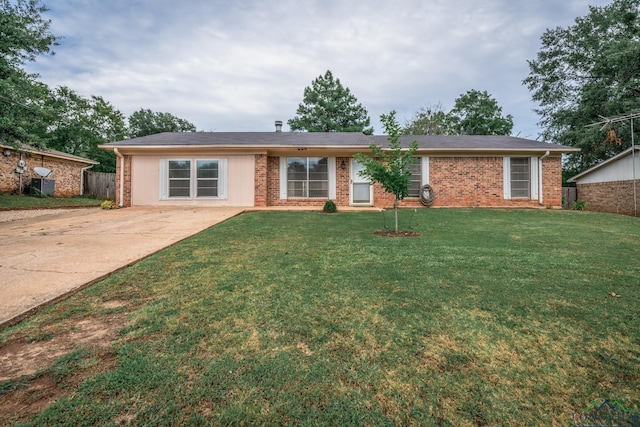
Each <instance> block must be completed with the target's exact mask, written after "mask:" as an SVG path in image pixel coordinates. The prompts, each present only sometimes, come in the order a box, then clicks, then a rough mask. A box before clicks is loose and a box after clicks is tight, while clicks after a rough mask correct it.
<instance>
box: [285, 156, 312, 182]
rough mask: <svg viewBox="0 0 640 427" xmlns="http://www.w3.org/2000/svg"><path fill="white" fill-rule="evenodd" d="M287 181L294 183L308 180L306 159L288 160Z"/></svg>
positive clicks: (292, 158)
mask: <svg viewBox="0 0 640 427" xmlns="http://www.w3.org/2000/svg"><path fill="white" fill-rule="evenodd" d="M287 179H288V180H294V181H298V180H306V179H307V159H306V158H302V157H290V158H288V159H287Z"/></svg>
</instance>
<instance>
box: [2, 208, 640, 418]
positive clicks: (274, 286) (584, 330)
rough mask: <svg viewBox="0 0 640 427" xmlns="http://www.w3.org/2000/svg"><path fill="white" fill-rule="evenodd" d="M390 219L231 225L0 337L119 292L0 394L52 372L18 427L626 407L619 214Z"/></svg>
mask: <svg viewBox="0 0 640 427" xmlns="http://www.w3.org/2000/svg"><path fill="white" fill-rule="evenodd" d="M386 215H387V222H388V223H390V220H391V217H390V213H389V212H387V213H386ZM412 215H413V218H412V219H411V218H410V217H411V216H412ZM410 219H411V220H412V223H413V227H414V228H415V229H416V230H417V231H419V232H420V233H422V235H421V237H403V238H392V237H380V236H375V235H373V234H372V231H374V230H377V229H380V228H381V227H382V225H383V217H382V213H378V212H359V213H339V214H333V215H329V214H321V213H312V212H260V213H251V214H244V215H241V216H239V217H236V218H233V219H232V220H229V221H227V222H225V223H223V224H220V225H218V226H216V227H213V228H211V229H209V230H206V231H205V232H203V233H200V234H199V235H197V236H195V237H193V238H190V239H188V240H185V241H183V242H182V243H180V244H178V245H176V246H174V247H172V248H169V249H167V250H165V251H162V252H160V253H158V254H156V255H154V256H152V257H150V258H147V259H145V260H144V261H142V262H140V263H138V264H136V265H134V266H132V267H130V268H128V269H126V270H123V271H121V272H119V273H117V274H115V275H113V276H111V277H110V278H109V279H107V280H105V281H103V282H101V283H99V284H96V285H94V286H92V287H90V288H88V289H85V290H84V291H82V292H80V293H79V294H77V295H76V296H74V297H72V298H70V299H68V300H66V301H63V302H61V303H59V304H58V305H56V306H52V307H50V308H48V309H46V310H44V311H43V312H41V313H39V314H37V315H35V316H33V317H31V318H30V319H28V320H27V321H25V322H23V323H22V324H19V325H16V326H14V327H12V328H9V329H7V330H5V331H2V332H0V343H6V342H8V341H9V340H11V339H15V337H16V336H18V337H21V339H23V338H24V339H25V340H27V339H29V337H31V339H35V338H34V337H36V338H37V337H41V339H46V340H55V337H56V335H58V334H63V333H65V332H68V331H69V330H73V328H74V326H73V325H74V324H78V323H79V322H80V321H83V320H86V319H92V320H94V321H95V320H96V319H97V320H100V319H103V318H104V319H107V317H108V316H112V315H113V313H114V310H113V309H106V308H104V307H105V305H104V303H105V302H108V301H125V302H126V306H124V307H120V309H119V310H120V315H126V324H125V325H124V327H123V328H122V329H121V330H120V331H119V334H118V337H117V339H116V340H115V341H114V343H113V344H112V346H111V347H108V348H106V349H105V348H104V347H101V348H97V347H86V348H85V347H81V346H80V348H77V349H76V351H75V352H74V353H72V354H70V355H67V356H63V357H62V358H61V359H59V360H58V362H57V363H56V364H55V366H53V367H51V368H49V369H48V370H46V369H45V370H43V371H42V372H40V373H39V374H38V375H36V376H34V377H30V378H23V379H22V380H14V381H11V382H7V383H4V384H0V399H2V396H3V395H5V396H9V395H11V393H15V392H16V390H20V389H24V388H26V387H28V385H29V384H30V382H32V381H35V378H36V377H37V376H43V375H56V374H57V377H56V378H57V380H56V381H57V383H58V386H59V387H60V388H61V389H62V390H64V392H65V394H66V397H63V398H61V399H59V400H58V401H57V402H56V403H54V404H52V405H51V406H49V407H48V408H47V409H45V410H44V411H42V412H41V413H39V414H37V415H36V416H34V417H33V418H32V419H31V420H30V421H29V422H28V423H27V425H34V426H36V425H37V426H40V425H62V424H67V425H93V424H96V425H113V424H116V425H117V424H120V425H124V424H127V423H130V424H132V425H207V424H215V425H229V424H234V425H235V424H241V425H243V424H244V425H258V424H259V425H270V424H276V425H281V424H292V425H344V424H356V425H371V426H378V425H406V424H413V425H438V426H446V425H451V426H474V425H490V426H493V425H514V426H524V425H545V426H546V425H571V423H572V414H573V413H574V412H577V411H580V410H583V409H585V408H587V407H588V406H589V405H590V404H591V403H592V402H594V401H595V400H603V399H609V400H611V401H614V400H615V401H618V402H619V403H621V404H622V405H624V406H625V408H626V409H627V410H631V411H635V412H638V410H639V407H640V328H639V327H638V320H639V318H640V316H639V314H640V304H638V301H639V300H640V290H639V288H638V282H639V280H640V263H639V262H638V259H639V258H640V222H639V220H638V219H637V218H631V217H625V216H616V215H608V214H597V213H590V212H575V211H571V212H566V211H551V210H537V211H533V210H481V209H475V210H462V209H461V210H448V209H422V210H418V211H417V213H415V214H413V211H402V212H401V221H402V224H401V226H404V227H405V228H406V227H407V225H408V223H409V220H410ZM612 292H613V293H615V294H616V295H620V297H619V298H616V297H613V296H611V293H612ZM60 366H63V367H65V369H63V370H62V374H59V371H60ZM74 372H77V373H82V381H79V380H78V381H76V382H73V381H71V380H68V381H67V380H65V378H73V377H74ZM78 375H79V374H78ZM65 381H67V382H65ZM12 419H13V420H15V419H17V418H12ZM23 421H24V420H23Z"/></svg>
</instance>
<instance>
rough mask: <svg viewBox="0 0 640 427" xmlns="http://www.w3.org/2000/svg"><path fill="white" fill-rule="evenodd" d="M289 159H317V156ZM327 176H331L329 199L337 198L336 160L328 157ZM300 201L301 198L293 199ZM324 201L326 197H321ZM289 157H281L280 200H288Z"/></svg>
mask: <svg viewBox="0 0 640 427" xmlns="http://www.w3.org/2000/svg"><path fill="white" fill-rule="evenodd" d="M289 157H306V158H309V157H317V156H289ZM327 174H328V175H329V197H328V198H329V199H332V200H335V198H336V193H337V190H336V187H337V185H336V158H335V157H327ZM292 198H293V199H299V198H300V197H292ZM306 198H309V199H316V198H318V197H302V199H306ZM320 198H321V199H323V198H324V197H320ZM287 199H288V197H287V156H283V157H280V200H287Z"/></svg>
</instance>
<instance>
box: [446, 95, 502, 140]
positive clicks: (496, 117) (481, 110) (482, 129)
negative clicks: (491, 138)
mask: <svg viewBox="0 0 640 427" xmlns="http://www.w3.org/2000/svg"><path fill="white" fill-rule="evenodd" d="M449 117H450V126H451V128H452V129H453V130H454V132H456V133H457V134H463V135H510V134H511V131H512V130H513V116H511V114H507V115H506V116H504V117H503V116H502V108H501V107H500V106H499V105H498V101H496V100H495V99H494V98H492V97H491V95H489V94H488V93H487V91H486V90H485V91H482V92H480V91H478V90H475V89H474V90H469V91H467V93H465V94H462V95H460V96H459V97H458V98H457V99H456V100H455V105H454V106H453V109H451V112H450V113H449Z"/></svg>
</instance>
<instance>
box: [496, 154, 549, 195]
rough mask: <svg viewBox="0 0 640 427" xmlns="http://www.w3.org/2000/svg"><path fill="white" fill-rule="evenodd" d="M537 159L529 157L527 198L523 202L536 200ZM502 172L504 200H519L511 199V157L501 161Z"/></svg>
mask: <svg viewBox="0 0 640 427" xmlns="http://www.w3.org/2000/svg"><path fill="white" fill-rule="evenodd" d="M513 157H526V156H513ZM538 170H539V169H538V158H537V157H530V158H529V186H530V187H529V189H530V191H529V197H528V198H526V199H525V200H538V194H539V191H538V190H539V189H538V184H539V182H540V180H539V179H538ZM502 171H503V174H502V175H503V189H504V199H505V200H512V199H521V200H522V198H521V197H515V198H512V197H511V157H504V158H503V161H502Z"/></svg>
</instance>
